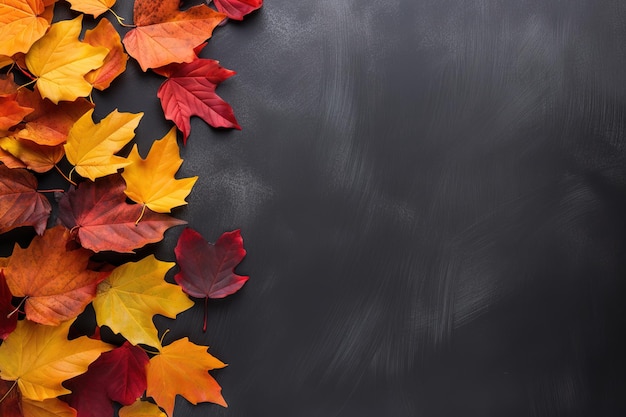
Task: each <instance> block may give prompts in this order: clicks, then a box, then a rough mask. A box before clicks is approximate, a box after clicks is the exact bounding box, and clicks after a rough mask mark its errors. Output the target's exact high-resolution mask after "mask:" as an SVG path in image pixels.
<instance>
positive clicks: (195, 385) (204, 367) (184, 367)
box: [146, 337, 227, 416]
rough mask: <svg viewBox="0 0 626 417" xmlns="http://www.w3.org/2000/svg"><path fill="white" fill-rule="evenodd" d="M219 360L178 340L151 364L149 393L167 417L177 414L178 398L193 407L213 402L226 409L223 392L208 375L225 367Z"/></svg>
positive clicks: (202, 349)
mask: <svg viewBox="0 0 626 417" xmlns="http://www.w3.org/2000/svg"><path fill="white" fill-rule="evenodd" d="M225 366H226V364H224V363H222V362H221V361H220V360H219V359H217V358H215V357H214V356H212V355H211V354H209V353H208V352H207V347H206V346H199V345H196V344H194V343H192V342H190V341H189V339H188V338H187V337H184V338H182V339H179V340H175V341H174V342H172V343H171V344H169V345H167V346H164V347H163V348H161V349H160V353H159V354H158V355H156V356H154V357H153V358H151V359H150V363H149V364H148V369H147V373H148V389H147V391H146V394H147V395H148V396H149V397H152V398H154V400H155V401H156V403H157V404H158V405H159V406H161V407H162V408H163V409H164V410H165V412H166V413H167V415H168V416H172V415H173V412H174V402H175V399H176V395H177V394H178V395H182V396H183V397H184V398H185V399H187V401H189V402H190V403H192V404H194V405H195V404H198V403H200V402H207V401H208V402H212V403H215V404H219V405H221V406H224V407H227V405H226V401H224V398H223V397H222V394H221V391H222V388H221V387H220V386H219V384H218V383H217V381H215V379H214V378H213V377H212V376H211V375H209V373H208V371H210V370H212V369H219V368H223V367H225Z"/></svg>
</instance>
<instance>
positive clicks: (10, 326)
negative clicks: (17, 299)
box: [0, 269, 17, 415]
mask: <svg viewBox="0 0 626 417" xmlns="http://www.w3.org/2000/svg"><path fill="white" fill-rule="evenodd" d="M12 299H13V294H11V291H10V290H9V286H8V285H7V281H6V278H5V277H4V271H3V270H2V269H0V339H2V340H4V339H6V338H7V336H8V335H10V334H11V333H12V332H13V330H15V327H16V326H17V314H15V307H13V304H11V300H12ZM0 398H2V394H0ZM0 415H1V414H0Z"/></svg>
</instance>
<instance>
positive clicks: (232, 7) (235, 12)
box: [213, 0, 263, 20]
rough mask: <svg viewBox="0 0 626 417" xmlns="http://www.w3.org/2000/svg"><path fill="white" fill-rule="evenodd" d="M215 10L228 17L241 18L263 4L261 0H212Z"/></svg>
mask: <svg viewBox="0 0 626 417" xmlns="http://www.w3.org/2000/svg"><path fill="white" fill-rule="evenodd" d="M213 4H215V7H217V10H219V11H220V12H222V13H224V14H225V15H226V16H228V18H229V19H233V20H243V17H244V16H245V15H247V14H249V13H251V12H253V11H255V10H257V9H260V8H261V6H262V5H263V0H213Z"/></svg>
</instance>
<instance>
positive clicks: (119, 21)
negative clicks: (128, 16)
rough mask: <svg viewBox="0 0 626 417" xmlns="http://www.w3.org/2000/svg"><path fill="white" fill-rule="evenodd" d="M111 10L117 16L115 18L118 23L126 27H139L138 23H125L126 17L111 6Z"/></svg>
mask: <svg viewBox="0 0 626 417" xmlns="http://www.w3.org/2000/svg"><path fill="white" fill-rule="evenodd" d="M109 11H110V12H111V13H113V16H115V20H117V23H119V24H120V26H123V27H125V28H136V27H137V25H129V24H126V23H124V20H125V19H124V18H123V17H122V16H120V15H118V14H117V13H115V12H114V11H113V9H111V8H109Z"/></svg>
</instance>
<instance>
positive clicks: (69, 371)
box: [0, 320, 113, 401]
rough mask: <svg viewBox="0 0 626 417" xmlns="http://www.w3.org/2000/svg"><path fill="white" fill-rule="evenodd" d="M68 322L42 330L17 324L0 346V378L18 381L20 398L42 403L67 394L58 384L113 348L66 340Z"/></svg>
mask: <svg viewBox="0 0 626 417" xmlns="http://www.w3.org/2000/svg"><path fill="white" fill-rule="evenodd" d="M71 324H72V321H71V320H68V321H66V322H64V323H61V324H60V325H59V326H44V325H41V324H37V323H33V322H31V321H29V320H20V321H19V322H18V324H17V328H16V329H15V331H14V332H13V333H11V334H10V335H9V337H7V338H6V340H5V341H4V342H3V343H2V345H0V378H1V379H3V380H5V381H17V385H18V387H19V389H20V392H21V394H22V397H23V398H28V399H31V400H35V401H44V400H46V399H48V398H54V397H57V396H59V395H63V394H69V393H70V391H69V390H68V389H67V388H64V387H63V386H62V385H61V383H62V382H63V381H65V380H67V379H70V378H73V377H75V376H77V375H80V374H82V373H84V372H85V371H86V370H87V367H88V366H89V364H90V363H91V362H93V361H94V360H96V359H97V358H98V356H100V353H101V352H106V351H108V350H111V349H112V348H113V346H111V345H108V344H106V343H103V342H102V341H100V340H93V339H90V338H88V337H86V336H81V337H79V338H77V339H73V340H68V339H67V334H68V331H69V328H70V325H71Z"/></svg>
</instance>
